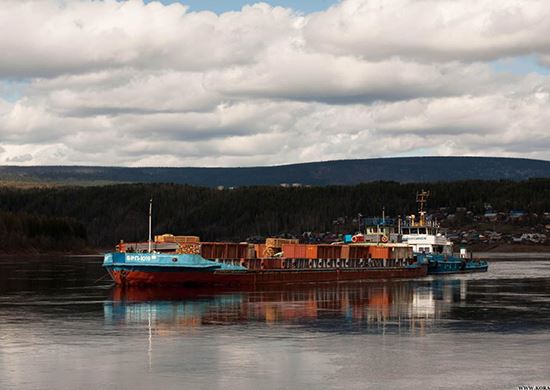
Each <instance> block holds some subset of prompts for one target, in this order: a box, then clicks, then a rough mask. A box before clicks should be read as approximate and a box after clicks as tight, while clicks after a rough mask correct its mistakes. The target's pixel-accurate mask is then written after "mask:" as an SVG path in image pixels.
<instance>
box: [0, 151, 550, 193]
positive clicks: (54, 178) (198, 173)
mask: <svg viewBox="0 0 550 390" xmlns="http://www.w3.org/2000/svg"><path fill="white" fill-rule="evenodd" d="M535 177H538V178H543V177H550V161H542V160H528V159H516V158H492V157H404V158H379V159H364V160H339V161H324V162H313V163H304V164H292V165H282V166H271V167H247V168H120V167H82V166H35V167H18V166H3V167H0V180H2V181H4V182H38V183H57V184H77V185H86V184H105V183H176V184H190V185H196V186H207V187H217V186H226V187H242V186H251V185H279V184H282V183H287V184H292V183H300V184H302V185H316V186H324V185H354V184H359V183H365V182H373V181H380V180H383V181H395V182H399V183H414V182H424V183H427V182H437V181H457V180H472V179H475V180H501V179H507V180H514V181H517V180H525V179H529V178H535Z"/></svg>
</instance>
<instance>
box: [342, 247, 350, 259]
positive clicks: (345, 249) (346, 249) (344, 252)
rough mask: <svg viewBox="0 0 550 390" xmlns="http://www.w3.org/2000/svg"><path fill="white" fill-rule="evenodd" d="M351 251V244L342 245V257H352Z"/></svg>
mask: <svg viewBox="0 0 550 390" xmlns="http://www.w3.org/2000/svg"><path fill="white" fill-rule="evenodd" d="M349 252H350V247H349V245H342V259H350V258H351V257H349Z"/></svg>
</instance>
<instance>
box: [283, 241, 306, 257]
mask: <svg viewBox="0 0 550 390" xmlns="http://www.w3.org/2000/svg"><path fill="white" fill-rule="evenodd" d="M282 249H283V253H284V256H285V257H287V258H291V259H305V258H307V245H304V244H284V245H283V248H282Z"/></svg>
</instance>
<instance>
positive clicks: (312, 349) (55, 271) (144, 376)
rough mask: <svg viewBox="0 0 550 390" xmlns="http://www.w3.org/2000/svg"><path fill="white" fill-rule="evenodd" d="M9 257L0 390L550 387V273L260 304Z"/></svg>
mask: <svg viewBox="0 0 550 390" xmlns="http://www.w3.org/2000/svg"><path fill="white" fill-rule="evenodd" d="M103 275H104V273H103V270H102V268H101V259H99V258H69V257H58V258H34V259H32V258H14V257H11V258H0V343H1V345H0V389H153V388H156V389H264V390H267V389H315V390H318V389H386V388H387V389H422V388H430V389H517V388H518V385H532V386H536V385H538V386H544V385H547V386H550V261H548V260H536V261H521V262H519V261H501V262H492V263H491V264H490V270H489V272H488V273H484V274H471V275H457V276H447V277H437V278H431V277H429V278H424V279H417V280H400V281H387V282H381V281H377V282H367V283H339V284H322V285H312V286H301V287H298V286H294V287H286V288H273V289H267V290H263V291H213V290H205V289H173V288H172V289H169V288H164V289H126V290H124V289H117V288H115V287H113V286H112V285H111V284H110V282H109V280H107V279H106V278H102V277H103Z"/></svg>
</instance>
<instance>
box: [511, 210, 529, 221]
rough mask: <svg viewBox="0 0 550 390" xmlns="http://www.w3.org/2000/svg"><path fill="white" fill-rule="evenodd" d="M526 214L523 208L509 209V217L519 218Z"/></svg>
mask: <svg viewBox="0 0 550 390" xmlns="http://www.w3.org/2000/svg"><path fill="white" fill-rule="evenodd" d="M525 216H526V213H525V211H523V210H512V211H510V219H520V218H523V217H525Z"/></svg>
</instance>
